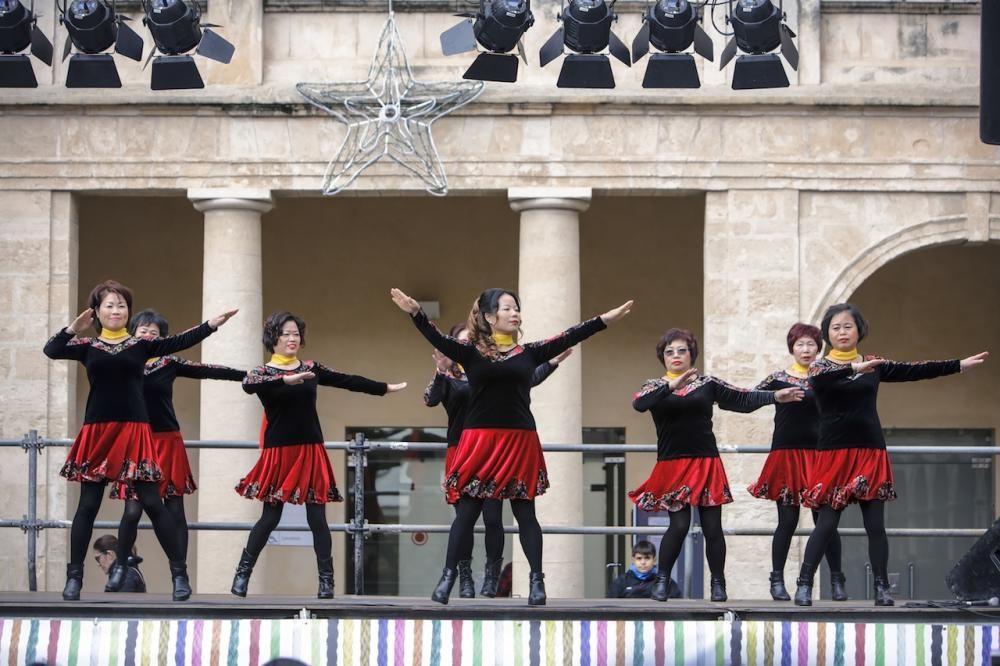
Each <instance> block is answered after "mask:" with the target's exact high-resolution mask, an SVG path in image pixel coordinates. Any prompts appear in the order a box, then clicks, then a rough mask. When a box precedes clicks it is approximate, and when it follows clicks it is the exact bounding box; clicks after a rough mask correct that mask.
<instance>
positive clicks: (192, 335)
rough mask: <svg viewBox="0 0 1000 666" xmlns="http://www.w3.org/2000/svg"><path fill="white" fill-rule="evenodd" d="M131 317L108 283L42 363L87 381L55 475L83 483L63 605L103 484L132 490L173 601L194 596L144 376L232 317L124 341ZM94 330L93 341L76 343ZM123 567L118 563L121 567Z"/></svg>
mask: <svg viewBox="0 0 1000 666" xmlns="http://www.w3.org/2000/svg"><path fill="white" fill-rule="evenodd" d="M131 310H132V291H131V290H130V289H129V288H128V287H126V286H124V285H122V284H119V283H118V282H115V281H113V280H107V281H106V282H102V283H100V284H98V285H97V286H96V287H94V288H93V290H91V292H90V296H89V297H88V299H87V309H86V310H84V311H83V312H81V313H80V316H78V317H77V318H76V319H75V320H74V321H73V323H72V324H70V325H69V326H67V327H65V328H63V329H61V330H60V331H59V332H57V333H56V334H55V335H53V336H52V337H51V338H50V339H49V341H48V342H47V343H46V344H45V350H44V351H45V355H46V356H48V357H49V358H52V359H67V360H73V361H79V362H80V363H82V364H83V366H84V367H85V368H86V369H87V379H88V380H89V381H90V393H89V394H88V395H87V410H86V413H85V415H84V419H83V427H82V428H81V429H80V434H79V435H77V437H76V441H75V442H73V446H72V447H71V448H70V451H69V455H68V456H67V458H66V464H65V465H63V468H62V470H61V471H60V472H59V473H60V474H61V475H62V476H64V477H66V478H67V479H68V480H70V481H79V482H80V502H79V504H78V505H77V509H76V514H75V515H74V516H73V525H72V528H71V529H70V558H69V562H68V563H67V565H66V587H65V588H63V599H66V600H70V601H75V600H78V599H79V598H80V590H81V588H82V587H83V561H84V558H85V557H86V556H87V547H88V546H89V545H90V536H91V534H92V532H93V529H94V520H95V519H96V518H97V511H98V510H99V509H100V507H101V500H102V499H103V497H104V487H105V485H106V484H107V483H108V481H112V482H126V483H131V484H132V487H133V488H134V489H135V493H136V496H137V497H138V500H139V502H140V503H141V504H142V508H143V510H144V511H145V512H146V514H147V515H148V516H149V518H150V520H151V521H152V523H153V530H154V532H155V533H156V538H157V539H158V540H159V542H160V545H161V546H162V547H163V552H164V553H166V555H167V559H168V560H169V561H170V574H171V577H172V578H173V584H174V591H173V598H174V601H184V600H185V599H187V598H188V597H190V596H191V586H190V585H189V583H188V577H187V563H186V562H185V560H184V555H183V553H182V552H181V548H180V544H179V543H178V542H177V528H176V525H175V524H174V520H173V516H171V514H170V513H169V512H168V511H167V510H166V508H165V507H164V506H163V501H162V500H161V499H160V493H159V487H158V484H159V481H160V478H161V476H162V472H161V471H160V466H159V464H158V463H157V456H156V448H155V445H154V444H153V436H152V431H151V430H150V428H149V415H148V413H147V411H146V403H145V401H144V400H143V396H142V386H143V368H144V367H145V364H146V359H148V358H149V357H151V356H163V355H165V354H172V353H174V352H178V351H181V350H183V349H187V348H189V347H193V346H194V345H196V344H198V343H199V342H201V341H202V340H204V339H205V338H207V337H208V336H209V335H211V334H212V333H213V332H214V331H215V330H216V329H217V328H218V327H219V326H222V325H223V324H225V323H226V322H227V321H228V320H229V318H230V317H232V316H233V315H234V314H236V310H230V311H229V312H225V313H223V314H221V315H219V316H217V317H213V318H212V319H209V320H208V321H206V322H205V323H203V324H202V325H201V326H198V327H196V328H192V329H190V330H188V331H185V332H184V333H181V334H180V335H176V336H173V337H169V338H160V339H157V340H148V339H146V338H138V337H133V336H131V335H129V332H128V329H127V328H126V326H127V325H128V320H129V313H130V312H131ZM92 325H93V326H94V328H96V329H97V334H98V337H96V338H82V337H77V336H79V335H80V334H82V333H83V332H84V331H86V330H87V329H88V328H90V327H91V326H92ZM124 562H125V560H124V559H123V560H122V561H121V562H120V563H124Z"/></svg>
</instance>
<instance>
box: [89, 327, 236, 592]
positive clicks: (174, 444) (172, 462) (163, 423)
mask: <svg viewBox="0 0 1000 666" xmlns="http://www.w3.org/2000/svg"><path fill="white" fill-rule="evenodd" d="M128 330H129V333H130V334H131V335H134V336H136V337H138V338H148V339H153V340H156V339H159V338H161V337H166V336H167V335H168V334H169V330H170V325H169V324H168V323H167V320H166V319H165V318H164V317H163V315H161V314H160V313H159V312H156V311H155V310H143V311H142V312H138V313H136V315H135V316H134V317H132V321H131V323H129V327H128ZM144 372H145V378H144V379H143V382H142V394H143V399H144V400H145V401H146V412H147V413H148V414H149V425H150V427H151V429H152V431H153V445H154V447H155V449H156V458H157V463H158V464H159V466H160V470H161V471H162V473H163V477H162V478H161V479H160V497H162V498H163V504H164V506H166V507H167V511H169V512H170V514H171V515H173V517H174V523H175V524H176V525H177V540H178V543H179V545H180V549H181V554H182V556H183V559H187V551H188V524H187V516H186V515H185V514H184V495H190V494H192V493H193V492H194V491H195V490H197V488H198V486H197V485H196V484H195V482H194V476H193V475H192V474H191V463H190V462H189V461H188V456H187V450H186V449H185V448H184V438H183V437H182V436H181V432H180V424H178V423H177V414H176V413H175V412H174V380H176V379H177V378H178V377H188V378H191V379H221V380H227V381H233V382H239V381H243V377H245V376H246V372H244V371H243V370H234V369H233V368H227V367H225V366H221V365H208V364H205V363H195V362H194V361H189V360H187V359H183V358H181V357H179V356H173V355H171V354H165V355H163V356H154V357H153V358H150V359H147V360H146V367H145V370H144ZM111 497H112V499H124V500H125V511H124V512H123V514H122V521H121V525H120V526H119V528H118V562H116V563H115V565H114V566H112V567H111V571H110V572H109V574H108V583H107V585H105V587H104V591H105V592H117V591H118V589H119V587H120V586H121V585H122V584H123V582H124V581H125V575H126V573H127V566H126V563H127V560H128V557H129V553H131V552H132V546H133V545H134V544H135V539H136V536H137V534H138V531H139V519H140V518H141V517H142V504H141V503H140V502H139V499H138V496H137V495H136V493H135V488H133V487H132V485H131V484H130V483H127V482H119V483H116V484H115V486H114V488H113V489H112V491H111Z"/></svg>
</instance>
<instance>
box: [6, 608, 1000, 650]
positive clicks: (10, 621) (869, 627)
mask: <svg viewBox="0 0 1000 666" xmlns="http://www.w3.org/2000/svg"><path fill="white" fill-rule="evenodd" d="M898 603H899V605H897V606H895V607H891V608H875V607H874V606H873V605H872V602H870V601H869V602H845V603H834V602H827V601H819V602H814V605H813V606H812V607H810V608H799V607H796V606H794V605H792V604H791V603H790V602H784V603H782V602H772V601H758V600H747V601H743V600H733V601H729V602H726V603H723V604H713V603H710V602H707V601H703V600H683V599H677V600H670V601H669V602H667V603H664V604H661V603H656V602H653V601H646V600H624V599H551V600H549V604H548V605H547V606H542V607H529V606H528V605H527V601H526V600H525V599H519V598H515V599H471V600H466V599H457V598H456V599H453V600H452V602H451V603H450V604H448V605H447V606H441V605H439V604H435V603H433V602H431V601H430V600H428V599H415V598H400V597H353V596H344V597H340V598H337V599H334V600H331V601H320V600H317V599H311V598H305V597H262V596H259V597H258V596H253V595H251V596H250V597H248V598H246V599H238V598H236V597H233V596H230V595H195V596H194V597H192V598H191V599H190V600H189V601H187V602H181V603H175V602H173V601H171V600H170V598H169V597H168V596H165V595H155V594H114V595H112V594H104V593H101V592H95V593H84V595H83V596H82V598H81V600H80V601H78V602H65V601H63V600H62V598H61V596H60V595H59V594H58V593H26V592H21V593H17V592H6V593H0V664H4V663H6V664H11V665H13V664H34V663H43V664H52V665H56V664H58V665H63V664H65V665H67V666H70V665H72V666H76V665H78V664H98V665H101V666H103V665H104V664H113V665H114V666H132V665H134V664H135V665H138V664H142V665H145V664H157V665H158V664H172V665H176V666H181V665H184V664H193V665H197V666H209V665H211V666H216V665H218V664H225V665H227V666H228V665H237V664H248V665H250V666H260V665H263V664H265V663H267V661H268V660H271V659H274V658H277V657H286V658H294V659H298V660H300V661H301V662H303V663H306V664H317V665H318V664H349V665H359V666H360V665H367V664H374V665H377V666H390V665H391V666H397V665H398V666H403V665H410V664H415V665H419V666H424V665H428V666H447V665H449V664H454V665H456V666H457V665H459V664H464V665H468V666H493V665H494V664H512V665H516V666H542V665H544V666H554V665H555V664H586V665H588V666H589V665H594V666H611V665H615V666H622V665H625V664H628V665H629V666H641V665H643V664H650V665H656V666H659V665H661V664H666V665H674V664H677V665H679V664H684V665H691V666H695V665H697V666H716V665H719V666H721V665H723V664H739V665H741V666H742V665H743V664H762V665H763V664H767V665H771V664H776V665H777V664H780V665H782V666H785V665H789V666H791V665H805V664H810V665H812V664H818V665H820V666H827V665H829V666H840V665H852V664H855V665H861V664H865V665H877V666H882V665H889V664H912V665H914V666H925V665H926V666H937V665H957V664H968V665H972V664H976V665H981V666H989V665H990V664H991V658H992V656H993V655H996V654H1000V609H997V608H972V609H959V608H953V607H952V608H935V607H907V606H906V605H905V604H906V603H907V602H905V601H902V600H899V601H898Z"/></svg>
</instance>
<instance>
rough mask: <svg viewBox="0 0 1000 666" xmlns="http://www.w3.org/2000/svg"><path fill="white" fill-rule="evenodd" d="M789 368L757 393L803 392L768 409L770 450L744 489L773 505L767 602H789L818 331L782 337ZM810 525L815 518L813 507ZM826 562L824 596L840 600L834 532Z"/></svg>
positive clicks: (812, 441)
mask: <svg viewBox="0 0 1000 666" xmlns="http://www.w3.org/2000/svg"><path fill="white" fill-rule="evenodd" d="M785 337H786V340H785V342H786V343H787V346H788V352H789V353H790V354H791V355H792V365H791V367H790V368H788V369H783V370H778V371H776V372H773V373H771V374H770V375H768V376H767V378H766V379H764V380H763V381H762V382H760V384H758V385H757V387H756V388H757V389H758V390H762V391H774V390H776V389H782V388H789V387H798V388H800V389H802V390H803V391H804V392H805V395H804V396H803V399H802V401H801V402H790V403H785V404H783V405H777V406H776V407H775V409H774V433H773V435H772V436H771V452H770V453H769V454H768V456H767V460H766V461H765V462H764V468H763V469H762V470H761V472H760V476H759V478H758V479H757V480H756V481H755V482H754V483H752V484H750V486H748V487H747V491H748V492H749V493H750V494H751V495H753V496H754V497H758V498H760V499H769V500H771V501H772V502H774V503H775V504H776V506H777V507H778V526H777V527H776V528H775V530H774V536H773V538H772V539H771V576H770V583H771V598H772V599H774V600H775V601H789V600H791V597H790V596H789V595H788V590H787V589H786V588H785V561H786V560H787V559H788V550H789V548H790V547H791V545H792V537H793V536H794V535H795V528H796V527H798V524H799V505H800V504H801V503H802V494H803V493H804V492H805V490H806V488H807V483H808V476H809V472H810V470H811V468H812V465H813V462H814V460H815V458H816V442H817V440H818V439H819V412H818V411H817V409H816V400H815V396H814V395H813V391H812V387H811V386H809V365H810V364H811V363H812V362H813V361H815V360H816V355H817V354H818V353H819V348H820V346H821V345H822V344H823V334H822V333H821V332H820V330H819V328H817V327H815V326H812V325H811V324H803V323H802V322H799V323H796V324H794V325H793V326H792V327H791V328H790V329H789V330H788V335H787V336H785ZM812 514H813V522H814V523H815V521H816V520H817V519H818V518H819V513H818V512H817V511H816V510H815V509H814V510H813V512H812ZM825 554H826V563H827V564H828V565H829V566H830V598H831V599H833V600H834V601H846V600H847V591H846V590H845V589H844V585H845V584H846V580H847V579H846V577H845V576H844V570H843V566H842V563H841V547H840V534H839V533H838V532H837V531H834V532H833V534H832V535H831V537H830V540H829V541H828V542H827V545H826V553H825Z"/></svg>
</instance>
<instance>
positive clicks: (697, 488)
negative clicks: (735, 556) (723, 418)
mask: <svg viewBox="0 0 1000 666" xmlns="http://www.w3.org/2000/svg"><path fill="white" fill-rule="evenodd" d="M628 496H629V499H631V500H632V502H634V503H635V505H636V506H637V507H639V508H640V509H642V510H644V511H651V512H656V511H680V510H681V509H683V508H684V507H685V506H721V505H723V504H729V503H730V502H732V501H733V494H732V492H730V490H729V479H728V478H727V477H726V468H725V467H723V466H722V460H721V459H720V458H672V459H670V460H659V461H657V463H656V465H655V466H654V467H653V471H652V472H651V473H650V475H649V478H648V479H646V480H645V481H644V482H643V483H642V485H640V486H639V487H638V488H636V489H635V490H633V491H631V492H629V494H628Z"/></svg>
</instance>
